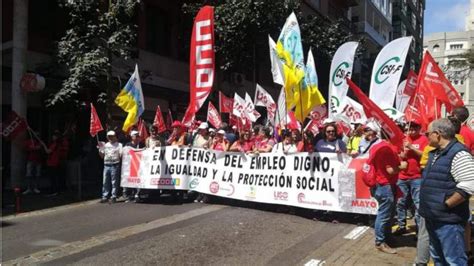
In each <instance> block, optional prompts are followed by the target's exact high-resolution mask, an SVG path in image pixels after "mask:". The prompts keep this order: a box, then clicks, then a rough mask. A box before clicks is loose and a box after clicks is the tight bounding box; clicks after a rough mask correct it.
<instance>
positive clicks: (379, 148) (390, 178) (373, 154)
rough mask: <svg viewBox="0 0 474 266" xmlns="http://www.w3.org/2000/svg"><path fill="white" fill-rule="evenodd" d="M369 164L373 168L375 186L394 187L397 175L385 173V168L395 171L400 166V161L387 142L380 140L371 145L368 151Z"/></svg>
mask: <svg viewBox="0 0 474 266" xmlns="http://www.w3.org/2000/svg"><path fill="white" fill-rule="evenodd" d="M369 162H370V163H371V164H372V165H373V166H374V168H375V176H376V180H377V184H379V185H388V184H391V185H395V184H396V183H397V179H398V175H390V174H389V173H388V172H387V166H390V167H392V168H395V169H396V168H397V167H398V165H399V164H400V159H399V157H398V154H397V153H396V152H395V151H394V149H393V148H392V147H391V146H390V145H389V144H388V143H387V142H385V141H383V140H382V141H380V142H378V143H376V144H374V145H372V147H371V148H370V150H369Z"/></svg>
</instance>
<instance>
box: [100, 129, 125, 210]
mask: <svg viewBox="0 0 474 266" xmlns="http://www.w3.org/2000/svg"><path fill="white" fill-rule="evenodd" d="M107 140H108V142H107V143H105V145H103V146H98V148H99V155H100V157H102V158H103V159H104V174H103V182H102V199H101V200H100V202H101V203H105V202H107V200H108V198H109V196H110V202H111V203H115V202H116V200H117V188H118V187H119V180H120V178H119V174H120V162H121V158H122V144H121V143H119V142H118V141H117V136H116V135H115V132H114V131H112V130H111V131H108V132H107ZM102 143H103V142H102Z"/></svg>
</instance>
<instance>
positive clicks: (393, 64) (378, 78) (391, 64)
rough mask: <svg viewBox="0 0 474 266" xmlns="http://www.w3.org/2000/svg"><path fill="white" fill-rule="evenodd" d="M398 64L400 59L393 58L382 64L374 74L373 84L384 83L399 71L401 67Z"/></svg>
mask: <svg viewBox="0 0 474 266" xmlns="http://www.w3.org/2000/svg"><path fill="white" fill-rule="evenodd" d="M399 63H400V57H398V56H394V57H392V58H390V59H388V60H387V61H386V62H385V63H383V64H382V65H381V66H380V68H379V69H378V70H377V72H375V82H376V83H377V84H382V83H384V82H385V81H386V80H387V79H388V78H390V76H391V75H394V74H396V73H397V72H399V71H401V70H402V68H403V65H401V64H399Z"/></svg>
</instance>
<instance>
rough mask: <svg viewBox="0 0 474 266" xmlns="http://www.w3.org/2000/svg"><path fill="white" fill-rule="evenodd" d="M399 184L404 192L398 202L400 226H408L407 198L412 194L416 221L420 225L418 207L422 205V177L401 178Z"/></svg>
mask: <svg viewBox="0 0 474 266" xmlns="http://www.w3.org/2000/svg"><path fill="white" fill-rule="evenodd" d="M397 186H398V187H399V188H400V190H401V191H402V192H403V197H401V198H399V199H398V202H397V217H398V227H400V228H406V226H407V208H408V206H407V199H408V198H409V196H411V199H412V200H413V203H414V204H415V208H416V211H415V222H416V224H417V225H418V224H419V223H420V216H419V215H418V208H419V206H420V186H421V178H416V179H408V180H401V179H399V180H398V182H397Z"/></svg>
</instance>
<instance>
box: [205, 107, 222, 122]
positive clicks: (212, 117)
mask: <svg viewBox="0 0 474 266" xmlns="http://www.w3.org/2000/svg"><path fill="white" fill-rule="evenodd" d="M207 121H208V122H209V123H211V124H212V125H213V126H214V127H215V128H220V127H221V125H222V119H221V115H220V114H219V112H218V111H217V109H216V107H214V105H213V104H212V103H211V102H209V105H208V106H207Z"/></svg>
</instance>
